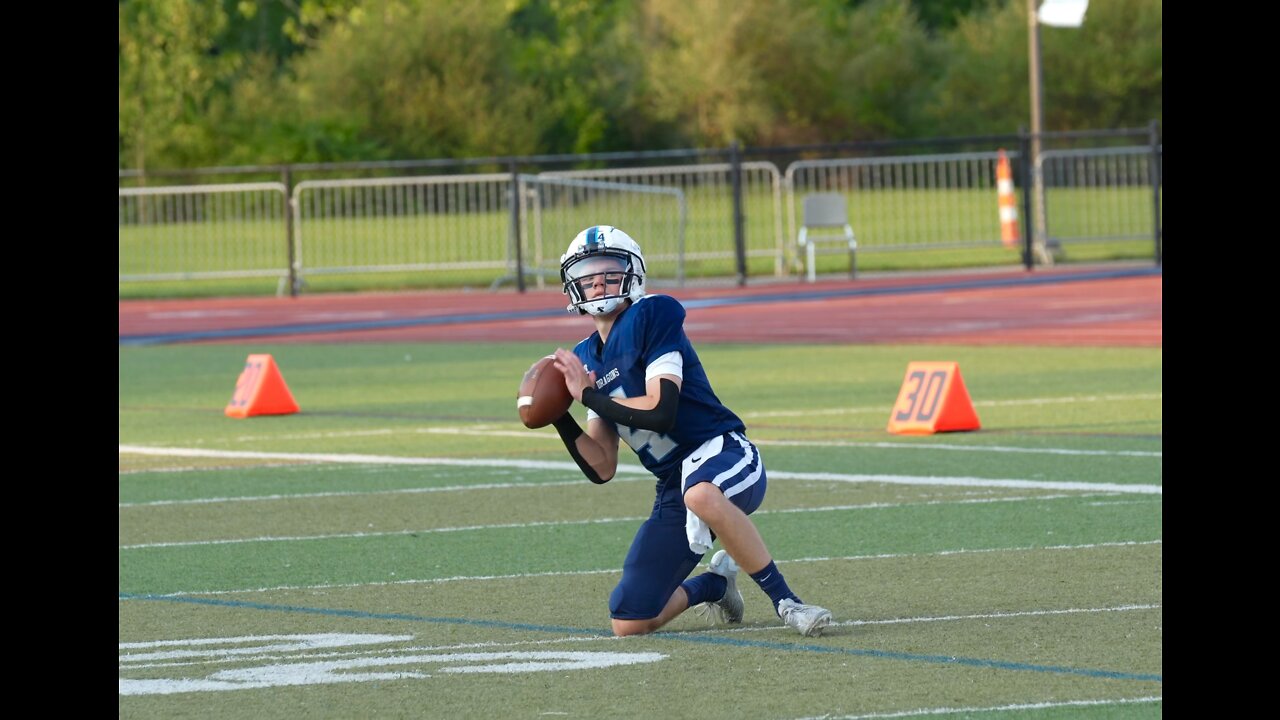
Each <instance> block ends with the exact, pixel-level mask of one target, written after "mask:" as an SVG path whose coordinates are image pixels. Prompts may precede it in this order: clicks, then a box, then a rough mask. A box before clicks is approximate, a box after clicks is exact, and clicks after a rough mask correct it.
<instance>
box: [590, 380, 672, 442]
mask: <svg viewBox="0 0 1280 720" xmlns="http://www.w3.org/2000/svg"><path fill="white" fill-rule="evenodd" d="M658 386H659V387H660V388H662V390H661V392H662V395H661V396H660V397H659V398H658V405H657V407H655V408H654V409H652V410H636V409H633V408H629V407H627V406H626V405H623V404H621V403H616V402H614V401H613V400H612V399H610V398H609V396H608V395H605V394H604V393H602V392H599V391H598V390H596V389H595V388H591V387H589V388H585V389H584V390H583V391H582V404H583V405H586V406H587V407H589V408H591V409H592V410H595V411H596V413H597V414H598V415H599V416H600V417H602V418H604V419H606V420H612V421H613V422H616V423H618V424H619V425H625V426H627V427H629V428H632V429H642V430H652V431H654V432H657V433H668V432H671V428H673V427H675V426H676V409H677V408H679V407H680V388H678V387H676V384H675V383H673V382H671V381H670V380H668V379H666V378H662V379H661V380H659V381H658Z"/></svg>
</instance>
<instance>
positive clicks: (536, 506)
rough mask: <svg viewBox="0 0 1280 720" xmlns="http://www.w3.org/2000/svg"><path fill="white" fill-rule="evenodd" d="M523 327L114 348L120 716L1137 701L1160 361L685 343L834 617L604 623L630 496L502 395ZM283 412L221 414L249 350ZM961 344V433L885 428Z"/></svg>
mask: <svg viewBox="0 0 1280 720" xmlns="http://www.w3.org/2000/svg"><path fill="white" fill-rule="evenodd" d="M550 349H551V347H550V346H548V345H543V344H506V345H484V346H480V345H475V344H466V345H463V344H457V345H450V344H432V345H428V344H387V345H375V344H361V345H354V344H353V345H309V344H280V345H272V344H269V343H264V344H261V345H253V346H248V345H207V346H166V347H150V348H121V349H120V356H119V357H120V385H119V388H120V413H119V418H120V445H121V450H120V495H119V502H120V508H119V513H120V515H119V534H120V538H119V547H120V550H119V559H120V560H119V562H120V564H119V584H120V588H119V590H120V605H119V608H120V610H119V641H120V697H119V703H120V706H119V714H120V717H122V718H172V717H217V718H229V719H233V720H234V719H240V718H243V719H245V720H264V719H266V718H298V717H307V718H366V717H393V718H401V717H403V718H419V717H431V718H435V717H442V718H444V717H447V718H455V717H461V718H472V717H475V718H481V717H484V718H491V717H499V718H525V717H528V718H542V717H548V718H557V717H569V718H613V717H621V718H654V717H672V718H682V717H697V718H700V719H701V718H810V717H911V716H927V717H931V718H932V717H973V718H988V717H990V718H1036V719H1038V720H1039V719H1047V718H1068V717H1071V718H1075V717H1084V718H1129V717H1158V716H1160V715H1161V714H1162V697H1163V687H1162V685H1163V659H1162V655H1163V649H1162V646H1163V580H1162V575H1163V571H1162V566H1163V542H1162V540H1163V494H1162V474H1163V471H1162V468H1163V396H1162V386H1163V378H1162V373H1163V369H1162V368H1163V360H1162V351H1161V350H1160V349H1111V348H1107V349H1102V348H1066V349H1044V348H1010V347H990V348H976V347H935V346H874V347H855V346H763V345H704V346H702V347H700V348H699V353H700V355H701V356H702V360H703V362H704V363H705V364H706V365H707V367H708V369H709V373H710V376H711V380H712V382H713V383H714V384H715V386H716V390H717V393H718V394H719V395H720V397H721V398H722V399H723V400H724V401H725V402H726V403H727V404H728V405H730V407H732V408H734V409H735V410H736V411H737V412H738V413H739V414H740V415H742V416H743V418H744V420H745V421H746V422H747V425H748V431H749V434H750V436H751V437H752V439H753V440H755V441H756V442H757V443H758V444H759V446H760V449H761V452H762V455H763V457H764V459H765V463H766V466H767V468H768V471H769V491H768V498H767V499H766V500H765V504H764V506H763V507H762V509H761V510H760V511H758V512H757V514H756V515H755V516H754V517H755V520H756V523H757V525H758V526H759V528H760V530H761V532H762V534H763V535H764V537H765V540H766V542H767V543H768V544H769V546H770V550H771V551H772V552H773V554H774V556H775V558H776V559H777V561H778V565H779V567H780V568H781V569H782V570H783V571H784V572H785V573H786V574H787V578H788V581H789V582H790V584H791V585H792V587H793V588H795V589H796V590H797V592H798V593H799V594H800V595H801V597H803V598H804V599H805V600H806V601H807V602H813V603H818V604H822V605H824V606H826V607H829V608H830V609H831V610H832V612H833V613H834V615H835V619H836V623H835V624H834V625H833V626H832V627H831V628H829V629H828V631H827V633H826V634H825V635H824V636H823V637H820V638H802V637H800V636H798V635H795V634H794V633H793V632H792V631H791V630H789V629H787V628H785V627H783V626H782V625H781V624H780V623H779V621H778V620H777V619H776V618H775V617H773V616H772V614H771V612H770V611H769V609H768V599H767V597H766V596H765V595H764V594H763V593H762V592H760V591H759V590H758V589H757V588H755V586H754V584H753V583H752V582H751V581H750V579H749V578H746V577H745V576H744V577H743V578H742V579H741V581H740V584H741V587H742V589H743V594H744V596H745V598H746V602H747V609H746V618H745V621H744V623H743V624H742V625H741V626H732V627H729V626H719V627H717V626H711V625H708V624H707V622H706V621H705V620H704V619H702V618H701V617H698V616H696V615H694V614H693V613H692V612H690V613H686V614H685V615H684V616H682V617H681V618H679V619H677V620H676V621H675V622H674V623H673V624H672V625H670V626H669V627H668V629H667V631H664V632H662V633H659V634H657V635H653V636H648V637H633V638H622V639H616V638H612V637H609V635H608V627H609V619H608V610H607V603H608V596H609V592H610V590H611V589H612V588H613V586H614V584H616V582H617V580H618V576H619V573H618V568H619V567H620V565H621V562H622V558H623V555H624V554H625V552H626V549H627V546H628V544H629V542H630V538H631V536H632V534H633V533H634V531H635V529H636V527H637V526H638V524H639V522H640V521H641V519H642V518H643V517H644V516H645V515H646V514H647V512H648V509H649V506H650V504H651V503H652V497H653V480H652V477H651V476H650V475H648V474H647V473H645V472H644V471H643V470H642V469H641V468H640V467H639V465H638V463H636V461H635V459H634V456H633V455H631V454H630V452H629V451H626V450H625V449H624V450H623V455H624V458H623V459H624V462H626V463H627V466H626V467H624V468H623V469H622V471H620V472H619V474H618V476H617V477H616V478H615V479H614V480H613V481H612V482H610V483H609V484H607V485H604V486H600V487H597V486H593V485H591V484H590V483H588V482H587V481H586V480H585V479H583V478H582V477H581V475H580V474H579V473H578V472H577V470H576V469H575V468H574V467H573V466H572V463H571V461H570V460H569V458H568V456H567V454H566V453H565V452H564V449H563V447H562V446H561V445H560V442H559V440H558V438H557V437H556V435H555V433H554V431H552V430H550V429H544V430H537V431H533V430H526V429H524V428H523V427H522V426H521V425H520V424H519V422H518V420H517V417H516V412H515V403H514V397H515V393H516V386H517V384H518V382H519V379H520V377H521V374H522V373H523V372H524V370H525V369H526V368H527V367H528V365H529V363H530V362H531V361H532V360H533V359H534V358H537V357H539V356H541V355H543V354H546V352H547V351H548V350H550ZM263 352H266V353H272V354H273V355H274V356H275V358H276V361H277V362H278V363H279V365H280V368H281V370H282V372H283V374H284V377H285V379H286V381H287V382H288V384H289V387H290V389H291V390H292V393H293V395H294V397H295V398H296V400H297V401H298V403H299V405H300V406H301V408H302V411H301V412H300V413H298V414H296V415H290V416H281V417H254V418H249V419H244V420H236V419H230V418H227V417H225V416H224V415H223V412H222V410H223V407H224V406H225V405H226V404H227V402H228V401H229V400H230V397H231V394H232V391H233V390H234V387H235V381H236V377H237V375H238V374H239V371H240V369H241V367H242V366H243V363H244V360H245V357H246V356H247V355H248V354H250V353H263ZM911 360H954V361H957V362H959V363H960V368H961V372H962V373H963V376H964V380H965V383H966V385H967V386H968V389H969V392H970V395H971V396H972V397H973V400H974V404H975V408H976V410H977V412H978V414H979V416H980V417H981V420H982V424H983V429H982V430H981V431H978V432H972V433H953V434H947V435H934V436H924V437H901V436H895V435H890V434H888V433H887V432H885V425H886V424H887V421H888V417H889V413H890V408H891V407H892V405H893V403H894V400H895V398H896V396H897V392H898V388H899V385H900V384H901V382H902V379H903V372H904V370H905V368H906V364H907V363H908V362H909V361H911Z"/></svg>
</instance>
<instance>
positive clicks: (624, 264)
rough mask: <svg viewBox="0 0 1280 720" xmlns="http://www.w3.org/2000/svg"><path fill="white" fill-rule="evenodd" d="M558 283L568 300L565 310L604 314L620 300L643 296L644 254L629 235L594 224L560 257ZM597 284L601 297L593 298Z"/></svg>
mask: <svg viewBox="0 0 1280 720" xmlns="http://www.w3.org/2000/svg"><path fill="white" fill-rule="evenodd" d="M560 280H561V281H563V282H564V294H565V295H568V296H569V300H570V302H569V306H568V307H567V308H565V309H566V310H568V311H569V312H573V311H574V310H577V311H578V312H579V313H580V314H582V315H586V314H588V313H590V314H591V315H605V314H608V313H611V312H613V311H614V310H616V309H617V308H618V306H619V305H620V304H621V303H622V301H623V300H626V299H628V298H630V299H631V300H632V301H633V302H634V301H636V300H639V299H640V298H642V297H644V255H642V254H641V253H640V245H639V244H637V243H636V241H635V240H632V239H631V236H630V235H628V234H626V233H624V232H622V231H621V230H619V229H618V228H616V227H612V226H609V225H595V226H593V227H589V228H587V229H586V230H583V231H582V232H580V233H578V236H577V237H575V238H574V239H573V242H571V243H569V249H568V250H566V251H565V253H564V255H562V256H561V257H560ZM597 284H599V285H601V286H602V287H603V294H602V295H596V291H595V290H594V288H595V286H596V285H597ZM593 296H594V297H593Z"/></svg>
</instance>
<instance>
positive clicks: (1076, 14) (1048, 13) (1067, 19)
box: [1039, 0, 1089, 27]
mask: <svg viewBox="0 0 1280 720" xmlns="http://www.w3.org/2000/svg"><path fill="white" fill-rule="evenodd" d="M1088 9H1089V0H1044V4H1043V5H1041V6H1040V12H1039V17H1040V23H1041V24H1042V25H1052V26H1054V27H1080V26H1081V25H1083V24H1084V11H1085V10H1088Z"/></svg>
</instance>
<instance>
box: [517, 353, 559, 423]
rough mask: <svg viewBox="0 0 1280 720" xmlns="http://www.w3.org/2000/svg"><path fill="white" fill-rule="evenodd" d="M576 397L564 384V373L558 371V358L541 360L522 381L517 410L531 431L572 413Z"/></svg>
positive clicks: (549, 357)
mask: <svg viewBox="0 0 1280 720" xmlns="http://www.w3.org/2000/svg"><path fill="white" fill-rule="evenodd" d="M572 404H573V396H572V395H570V394H569V388H567V387H565V384H564V373H561V372H560V371H559V370H557V369H556V365H555V356H554V355H548V356H546V357H544V358H540V359H539V360H538V361H537V362H535V363H534V364H533V366H532V367H530V368H529V370H528V372H526V373H525V374H524V378H522V379H521V380H520V390H519V391H517V392H516V410H518V411H519V412H520V422H522V423H524V426H525V427H527V428H540V427H546V426H548V425H550V424H551V423H552V422H554V421H555V420H556V419H557V418H559V417H560V416H561V415H563V414H565V413H566V412H568V411H569V406H570V405H572Z"/></svg>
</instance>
